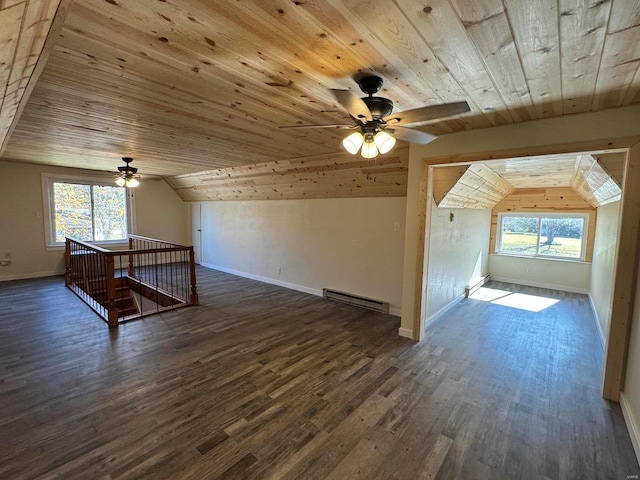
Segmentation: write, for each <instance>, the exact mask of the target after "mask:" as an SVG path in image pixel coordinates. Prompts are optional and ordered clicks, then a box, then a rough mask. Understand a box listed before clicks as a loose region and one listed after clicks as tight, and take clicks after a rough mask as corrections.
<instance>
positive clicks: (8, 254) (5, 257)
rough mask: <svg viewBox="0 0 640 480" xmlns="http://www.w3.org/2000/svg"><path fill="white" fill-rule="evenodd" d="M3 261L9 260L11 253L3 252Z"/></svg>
mask: <svg viewBox="0 0 640 480" xmlns="http://www.w3.org/2000/svg"><path fill="white" fill-rule="evenodd" d="M4 259H5V260H10V259H11V252H4Z"/></svg>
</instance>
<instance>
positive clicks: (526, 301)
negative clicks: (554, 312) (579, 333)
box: [469, 287, 560, 312]
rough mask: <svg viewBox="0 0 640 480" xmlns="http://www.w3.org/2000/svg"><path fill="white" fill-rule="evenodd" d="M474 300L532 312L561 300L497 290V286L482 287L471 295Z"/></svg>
mask: <svg viewBox="0 0 640 480" xmlns="http://www.w3.org/2000/svg"><path fill="white" fill-rule="evenodd" d="M469 298H472V299H474V300H481V301H483V302H491V303H495V304H496V305H502V306H504V307H512V308H519V309H520V310H528V311H530V312H540V311H542V310H544V309H545V308H549V307H550V306H552V305H555V304H556V303H558V302H559V301H560V300H558V299H556V298H549V297H541V296H538V295H526V294H524V293H513V292H509V291H508V290H497V289H495V288H486V287H480V288H479V289H478V290H476V291H475V292H474V293H473V294H471V295H470V296H469Z"/></svg>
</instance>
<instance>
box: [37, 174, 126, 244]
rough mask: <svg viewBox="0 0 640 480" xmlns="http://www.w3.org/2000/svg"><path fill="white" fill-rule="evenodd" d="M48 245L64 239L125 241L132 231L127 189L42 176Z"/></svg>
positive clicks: (87, 180)
mask: <svg viewBox="0 0 640 480" xmlns="http://www.w3.org/2000/svg"><path fill="white" fill-rule="evenodd" d="M43 191H44V206H45V216H46V218H45V226H46V228H45V230H46V232H45V234H46V236H47V245H48V246H56V245H63V244H64V242H65V237H73V238H76V239H78V240H84V241H88V242H96V243H119V242H123V241H126V239H127V235H128V233H129V231H130V215H129V211H130V207H129V201H130V199H129V198H128V195H127V190H126V189H125V188H124V187H118V186H116V185H114V184H113V183H111V182H109V181H107V180H104V179H87V178H76V177H62V176H54V175H43Z"/></svg>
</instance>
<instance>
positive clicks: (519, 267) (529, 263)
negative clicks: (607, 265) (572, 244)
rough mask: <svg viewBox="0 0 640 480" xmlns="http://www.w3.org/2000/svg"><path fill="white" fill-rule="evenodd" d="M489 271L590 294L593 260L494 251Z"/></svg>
mask: <svg viewBox="0 0 640 480" xmlns="http://www.w3.org/2000/svg"><path fill="white" fill-rule="evenodd" d="M598 220H600V219H599V218H598ZM489 274H490V275H491V279H492V280H498V281H501V282H509V283H515V284H518V285H529V286H532V287H542V288H552V289H555V290H563V291H566V292H575V293H584V294H587V293H589V281H590V279H591V264H590V263H586V262H574V261H569V260H547V259H544V258H526V257H516V256H511V255H497V254H491V255H489Z"/></svg>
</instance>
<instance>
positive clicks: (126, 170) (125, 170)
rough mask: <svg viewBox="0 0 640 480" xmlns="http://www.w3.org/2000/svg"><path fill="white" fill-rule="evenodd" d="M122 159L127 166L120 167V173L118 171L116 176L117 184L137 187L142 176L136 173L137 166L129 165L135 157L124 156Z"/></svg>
mask: <svg viewBox="0 0 640 480" xmlns="http://www.w3.org/2000/svg"><path fill="white" fill-rule="evenodd" d="M122 161H123V162H124V163H125V166H124V167H118V172H120V173H118V174H117V175H116V176H115V177H116V184H117V185H118V186H119V187H127V188H134V187H137V186H138V185H140V181H139V180H138V178H140V176H139V175H136V173H138V169H137V168H136V167H132V166H131V165H129V164H130V163H131V162H133V158H131V157H122Z"/></svg>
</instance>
